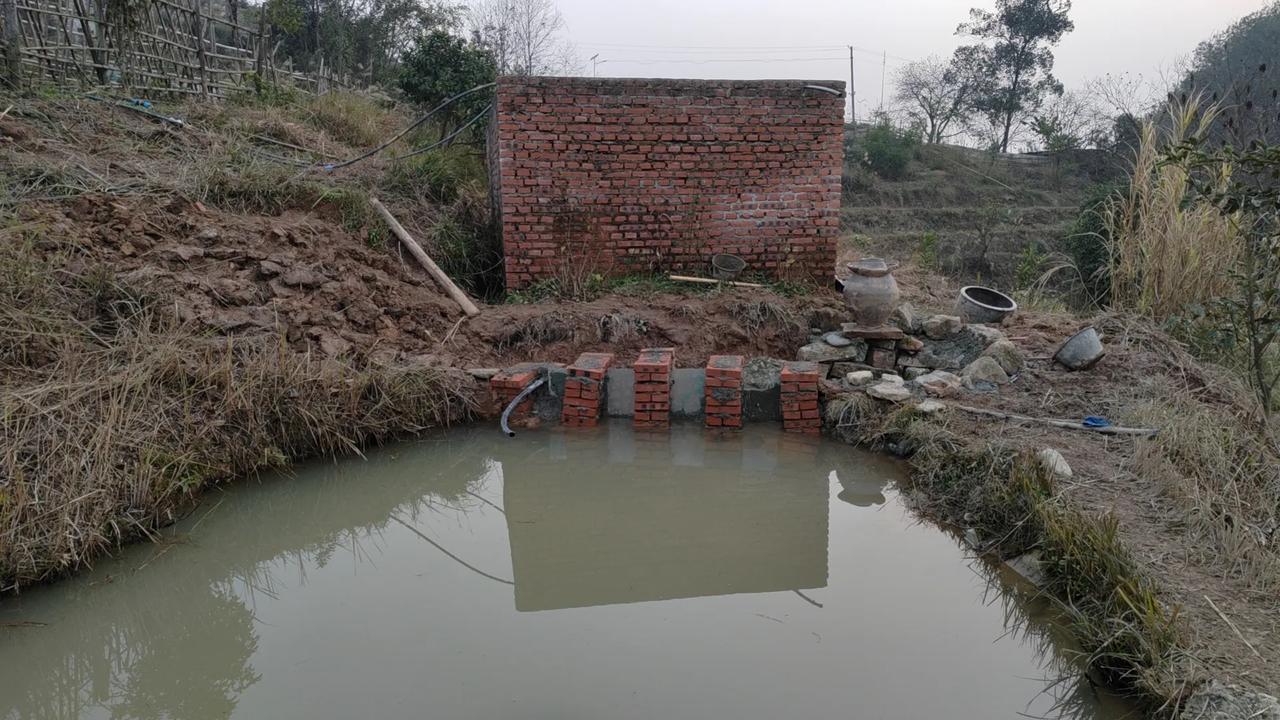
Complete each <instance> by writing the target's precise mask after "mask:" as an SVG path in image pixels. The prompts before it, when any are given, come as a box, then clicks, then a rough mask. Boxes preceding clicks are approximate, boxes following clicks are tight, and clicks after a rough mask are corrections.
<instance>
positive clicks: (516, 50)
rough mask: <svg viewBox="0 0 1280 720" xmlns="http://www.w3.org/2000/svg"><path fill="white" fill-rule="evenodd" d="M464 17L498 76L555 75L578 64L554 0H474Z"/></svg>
mask: <svg viewBox="0 0 1280 720" xmlns="http://www.w3.org/2000/svg"><path fill="white" fill-rule="evenodd" d="M467 19H468V24H469V26H470V28H471V33H472V37H473V38H474V40H475V42H476V44H478V45H480V46H481V47H483V48H485V49H486V50H488V51H489V53H490V54H491V55H492V56H493V59H494V61H495V62H496V63H497V68H498V74H500V75H554V74H557V73H562V72H566V71H570V70H572V69H573V68H574V67H575V66H576V64H577V62H576V59H575V53H574V50H573V47H572V46H571V45H570V44H569V42H568V41H567V40H566V39H565V38H564V36H563V31H564V29H565V23H564V16H563V15H561V14H560V9H559V8H557V7H556V4H555V2H554V0H475V2H473V3H472V5H471V8H470V11H469V12H468V13H467Z"/></svg>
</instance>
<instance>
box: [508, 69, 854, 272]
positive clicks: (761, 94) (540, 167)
mask: <svg viewBox="0 0 1280 720" xmlns="http://www.w3.org/2000/svg"><path fill="white" fill-rule="evenodd" d="M806 85H822V86H824V87H829V88H832V89H836V90H840V91H841V92H842V93H843V90H844V85H843V83H839V82H829V81H823V82H820V83H812V82H806V81H795V80H785V81H784V80H767V81H725V80H714V81H708V80H623V79H605V78H599V79H598V78H547V77H535V78H516V77H509V78H502V79H501V80H500V81H499V83H498V90H497V111H496V127H495V128H492V129H491V135H490V141H491V142H493V143H496V145H497V152H496V155H497V164H498V166H497V167H495V168H494V169H493V170H494V172H493V178H494V185H495V187H496V188H497V194H498V195H499V196H500V197H499V199H498V202H496V203H495V208H497V211H498V214H499V217H500V222H501V226H502V234H503V245H504V249H505V252H506V279H507V286H508V287H509V288H520V287H523V286H526V285H528V284H530V283H532V282H535V281H537V280H540V279H544V278H553V277H560V276H561V275H562V274H564V273H569V274H571V275H573V276H575V277H576V276H578V275H581V274H583V273H594V272H600V273H615V274H617V273H628V272H646V271H655V270H657V271H667V270H679V271H687V272H692V273H697V274H705V272H706V271H707V263H708V259H709V257H710V255H711V254H712V253H716V252H728V253H733V254H735V255H740V256H742V257H743V258H744V259H746V260H747V262H748V264H749V270H752V271H759V272H764V273H766V274H769V275H772V276H775V277H781V278H786V279H816V280H820V281H821V280H825V279H826V278H827V277H829V276H830V275H831V274H832V271H833V269H834V264H835V243H836V235H837V231H838V229H839V217H838V216H839V210H840V172H841V162H842V152H843V145H842V135H843V125H842V123H843V112H844V103H843V99H842V96H837V95H833V94H831V93H828V92H823V91H821V90H815V89H812V88H806V87H805V86H806ZM490 155H491V161H492V159H493V158H492V156H493V155H494V153H492V152H491V153H490Z"/></svg>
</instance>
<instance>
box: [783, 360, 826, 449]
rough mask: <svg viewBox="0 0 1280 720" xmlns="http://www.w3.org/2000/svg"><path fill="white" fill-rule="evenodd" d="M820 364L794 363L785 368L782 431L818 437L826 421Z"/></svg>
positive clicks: (785, 365) (784, 366)
mask: <svg viewBox="0 0 1280 720" xmlns="http://www.w3.org/2000/svg"><path fill="white" fill-rule="evenodd" d="M820 377H821V370H820V369H819V366H818V364H817V363H811V362H800V361H793V362H788V363H784V364H783V365H782V429H783V430H784V431H786V432H800V433H815V434H816V433H818V432H820V431H821V430H822V417H821V415H820V414H819V411H818V379H819V378H820Z"/></svg>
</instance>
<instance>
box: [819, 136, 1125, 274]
mask: <svg viewBox="0 0 1280 720" xmlns="http://www.w3.org/2000/svg"><path fill="white" fill-rule="evenodd" d="M862 135H863V133H862V130H861V129H859V130H858V131H856V132H855V131H853V130H849V131H847V133H846V143H845V144H846V152H845V178H844V192H843V209H842V212H841V231H842V239H841V261H842V263H843V261H845V260H847V259H849V258H852V257H855V256H858V255H866V254H871V255H881V256H884V257H887V258H890V259H893V260H900V261H902V260H907V259H913V260H915V261H916V262H917V263H919V264H920V265H923V266H925V267H927V268H928V269H931V270H936V271H940V272H942V273H945V274H947V275H950V276H953V277H955V278H957V279H959V280H961V281H964V282H982V283H990V284H995V285H996V286H999V287H1003V288H1006V289H1010V290H1018V289H1021V288H1022V287H1023V286H1025V285H1026V284H1027V283H1028V282H1030V281H1031V280H1032V279H1034V277H1036V276H1038V275H1039V274H1040V272H1039V271H1040V268H1041V267H1042V266H1043V264H1044V263H1045V261H1046V260H1047V258H1048V257H1049V256H1050V255H1051V254H1052V253H1055V252H1058V251H1060V249H1061V243H1062V240H1063V238H1064V237H1065V236H1066V235H1067V234H1068V232H1069V230H1070V227H1071V225H1072V223H1073V222H1074V221H1075V219H1076V217H1077V216H1078V215H1079V213H1080V205H1081V203H1082V201H1083V200H1084V198H1085V196H1086V194H1087V192H1088V190H1089V188H1090V187H1092V186H1094V185H1095V184H1097V183H1100V182H1106V181H1109V180H1113V179H1115V178H1117V177H1119V176H1120V175H1121V174H1122V172H1123V170H1122V165H1123V163H1122V161H1121V159H1120V158H1116V157H1114V156H1111V155H1109V154H1106V153H1103V152H1096V151H1078V152H1074V153H1070V154H1065V155H1048V154H1038V153H1037V154H1024V155H1003V156H1002V155H992V154H991V153H987V152H984V151H980V150H973V149H970V148H962V147H957V146H952V145H925V146H920V147H916V148H914V149H913V150H912V158H911V160H910V161H909V162H908V163H907V165H906V167H905V168H904V170H903V172H902V174H901V176H900V177H898V178H895V179H887V178H885V177H882V176H881V175H880V174H877V172H875V171H873V170H872V169H870V168H869V167H867V164H866V155H867V154H866V151H865V149H864V147H863V145H862Z"/></svg>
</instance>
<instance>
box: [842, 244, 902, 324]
mask: <svg viewBox="0 0 1280 720" xmlns="http://www.w3.org/2000/svg"><path fill="white" fill-rule="evenodd" d="M848 268H849V272H850V275H849V277H848V278H846V279H845V281H844V303H845V305H848V306H849V309H850V310H852V311H853V321H854V322H855V323H857V324H858V325H861V326H863V327H879V326H881V325H884V324H885V323H887V322H889V318H891V317H893V311H894V310H896V309H897V308H898V300H900V299H901V298H902V293H901V292H899V290H898V281H897V280H894V279H893V275H892V274H891V273H890V272H889V266H888V265H887V264H886V263H885V261H884V260H881V259H880V258H863V259H862V260H859V261H858V262H855V263H849V265H848Z"/></svg>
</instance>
